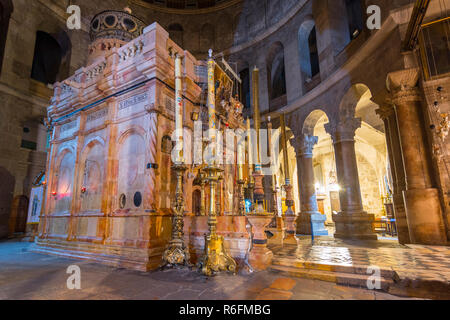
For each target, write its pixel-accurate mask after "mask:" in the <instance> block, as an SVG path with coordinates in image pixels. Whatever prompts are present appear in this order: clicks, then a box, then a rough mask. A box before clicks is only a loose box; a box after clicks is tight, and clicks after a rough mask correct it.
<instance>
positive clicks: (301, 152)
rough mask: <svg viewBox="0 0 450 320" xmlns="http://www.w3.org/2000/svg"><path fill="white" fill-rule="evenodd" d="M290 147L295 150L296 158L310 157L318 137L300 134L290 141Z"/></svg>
mask: <svg viewBox="0 0 450 320" xmlns="http://www.w3.org/2000/svg"><path fill="white" fill-rule="evenodd" d="M290 142H291V145H292V146H293V147H294V148H295V151H296V153H297V157H308V156H310V157H312V154H313V149H314V146H315V145H316V144H317V143H318V142H319V137H316V136H313V135H310V134H302V135H300V136H298V137H295V138H293V139H291V140H290Z"/></svg>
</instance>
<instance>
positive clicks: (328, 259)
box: [269, 236, 450, 298]
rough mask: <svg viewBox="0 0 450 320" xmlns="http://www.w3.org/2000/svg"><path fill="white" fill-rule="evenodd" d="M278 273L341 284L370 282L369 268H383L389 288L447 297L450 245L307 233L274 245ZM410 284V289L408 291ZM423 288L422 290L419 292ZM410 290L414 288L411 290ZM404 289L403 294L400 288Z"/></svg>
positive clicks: (275, 265)
mask: <svg viewBox="0 0 450 320" xmlns="http://www.w3.org/2000/svg"><path fill="white" fill-rule="evenodd" d="M269 247H270V249H271V250H272V251H273V252H274V261H273V264H274V266H273V267H272V269H273V270H274V271H280V272H284V273H286V274H290V275H297V276H299V277H306V278H311V279H322V280H327V281H332V282H336V283H340V284H347V285H350V284H352V285H359V286H362V287H363V286H366V283H367V277H368V274H369V271H368V268H369V267H370V266H376V267H378V268H379V269H380V270H381V275H382V277H383V281H384V282H383V285H384V288H383V289H386V290H387V291H388V292H396V291H394V290H399V289H401V288H403V289H404V290H403V294H412V293H411V288H413V289H415V290H416V289H417V290H416V291H421V292H417V293H414V295H415V296H426V297H433V298H442V297H444V296H448V295H449V292H450V248H449V247H440V246H419V245H401V244H399V243H398V242H397V241H393V240H378V241H358V240H339V239H334V238H332V237H318V238H316V239H314V242H312V240H311V238H310V237H307V236H302V237H297V238H290V239H286V240H285V241H284V242H283V243H281V242H278V243H274V242H272V243H270V245H269ZM429 287H431V288H432V289H431V290H432V291H436V292H428V291H429V289H428V288H429ZM405 288H406V289H405ZM419 289H420V290H419ZM405 290H406V291H408V292H405ZM396 293H399V292H396Z"/></svg>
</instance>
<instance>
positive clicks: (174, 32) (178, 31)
mask: <svg viewBox="0 0 450 320" xmlns="http://www.w3.org/2000/svg"><path fill="white" fill-rule="evenodd" d="M183 31H184V30H183V27H182V26H181V25H180V24H178V23H173V24H171V25H170V26H169V37H170V39H172V40H173V41H174V42H175V43H176V44H177V45H179V46H180V47H181V48H184V43H183Z"/></svg>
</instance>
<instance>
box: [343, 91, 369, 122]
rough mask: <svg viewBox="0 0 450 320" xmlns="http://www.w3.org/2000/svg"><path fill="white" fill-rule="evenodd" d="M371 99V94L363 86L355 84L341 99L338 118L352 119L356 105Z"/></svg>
mask: <svg viewBox="0 0 450 320" xmlns="http://www.w3.org/2000/svg"><path fill="white" fill-rule="evenodd" d="M371 98H372V93H371V91H370V89H369V87H367V86H366V85H365V84H362V83H357V84H354V85H352V86H351V87H350V88H349V89H348V90H347V91H346V92H345V94H344V95H343V96H342V98H341V102H340V104H339V118H340V119H352V118H354V117H355V113H356V108H357V106H358V104H359V103H361V101H367V100H370V99H371Z"/></svg>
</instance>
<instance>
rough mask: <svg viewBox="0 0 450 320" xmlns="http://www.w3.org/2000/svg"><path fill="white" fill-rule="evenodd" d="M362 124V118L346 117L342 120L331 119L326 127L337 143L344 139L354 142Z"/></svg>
mask: <svg viewBox="0 0 450 320" xmlns="http://www.w3.org/2000/svg"><path fill="white" fill-rule="evenodd" d="M361 124H362V120H361V118H344V119H341V120H340V121H330V122H329V123H327V124H325V126H324V127H325V131H326V132H327V133H328V134H329V135H330V136H331V138H332V139H333V142H334V143H335V144H336V143H340V142H344V141H353V142H354V141H355V133H356V130H357V129H359V128H361Z"/></svg>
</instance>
